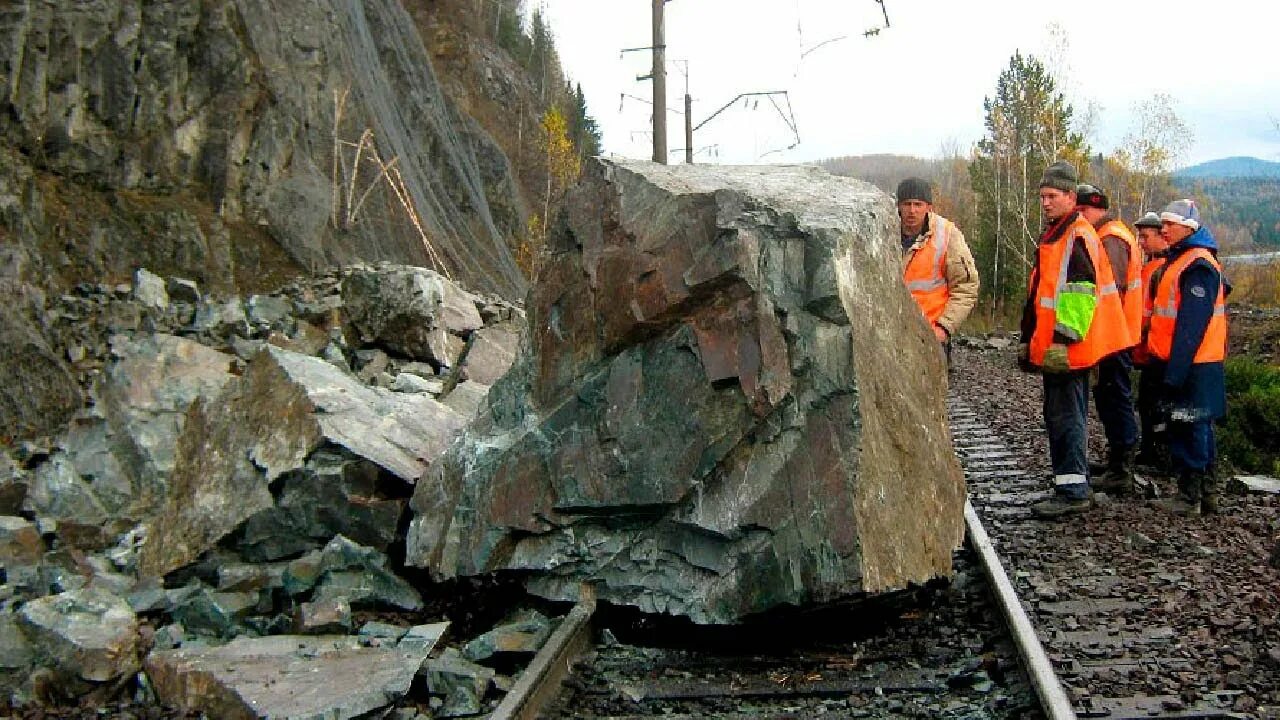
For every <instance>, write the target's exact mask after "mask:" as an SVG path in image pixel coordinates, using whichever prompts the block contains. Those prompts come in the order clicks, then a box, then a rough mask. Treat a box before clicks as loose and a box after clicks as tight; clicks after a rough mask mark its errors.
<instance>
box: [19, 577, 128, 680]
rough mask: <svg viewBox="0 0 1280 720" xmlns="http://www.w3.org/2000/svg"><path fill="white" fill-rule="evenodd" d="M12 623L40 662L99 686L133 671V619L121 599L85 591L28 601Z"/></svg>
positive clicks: (93, 589) (89, 589) (126, 605)
mask: <svg viewBox="0 0 1280 720" xmlns="http://www.w3.org/2000/svg"><path fill="white" fill-rule="evenodd" d="M18 621H19V624H20V625H21V627H22V630H23V631H24V632H25V633H26V636H27V640H28V641H29V643H30V646H31V648H32V650H33V651H34V653H35V654H36V656H37V657H38V658H39V662H40V664H42V665H44V666H46V667H53V668H56V669H57V670H59V671H60V672H66V673H68V674H71V675H75V676H77V677H79V678H81V679H83V680H89V681H92V682H103V681H106V680H111V679H113V678H117V677H120V676H122V675H125V674H128V673H132V672H134V671H136V670H137V669H138V621H137V617H136V616H135V615H134V614H133V610H131V609H130V608H129V604H128V603H127V602H125V601H124V600H122V599H120V598H119V597H116V596H115V595H112V594H110V593H108V592H105V591H103V590H99V589H97V588H93V587H87V588H83V589H80V590H72V591H69V592H64V593H61V594H58V595H50V596H47V597H42V598H39V599H37V600H32V601H31V602H28V603H27V604H26V605H23V606H22V609H21V610H20V611H19V612H18Z"/></svg>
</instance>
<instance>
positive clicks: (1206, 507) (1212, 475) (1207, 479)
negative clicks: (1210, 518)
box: [1199, 468, 1222, 515]
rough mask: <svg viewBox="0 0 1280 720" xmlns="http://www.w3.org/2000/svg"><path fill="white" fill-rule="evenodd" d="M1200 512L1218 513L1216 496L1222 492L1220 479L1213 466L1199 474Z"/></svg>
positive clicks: (1205, 513)
mask: <svg viewBox="0 0 1280 720" xmlns="http://www.w3.org/2000/svg"><path fill="white" fill-rule="evenodd" d="M1199 479H1200V512H1201V513H1202V514H1204V515H1217V514H1218V498H1219V496H1221V494H1222V480H1221V479H1219V478H1218V473H1217V472H1216V471H1214V469H1213V468H1209V469H1208V470H1206V471H1205V472H1204V473H1203V474H1200V478H1199Z"/></svg>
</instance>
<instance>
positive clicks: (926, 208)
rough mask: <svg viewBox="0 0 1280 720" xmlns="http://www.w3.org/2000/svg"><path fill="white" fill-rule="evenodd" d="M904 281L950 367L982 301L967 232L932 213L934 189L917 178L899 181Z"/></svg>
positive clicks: (899, 214)
mask: <svg viewBox="0 0 1280 720" xmlns="http://www.w3.org/2000/svg"><path fill="white" fill-rule="evenodd" d="M898 219H899V221H900V222H901V226H902V280H903V282H904V283H906V285H907V290H909V291H911V297H912V298H913V299H914V300H915V301H916V304H917V305H919V306H920V312H921V313H922V314H923V315H924V318H925V320H926V321H927V322H928V323H929V327H930V328H931V329H932V330H933V334H934V336H936V337H937V338H938V342H940V343H942V348H943V351H944V352H945V354H946V356H947V361H948V365H949V364H950V360H951V336H952V335H953V334H955V331H956V329H957V328H959V327H960V324H961V323H963V322H964V320H965V318H967V317H969V312H970V311H971V310H973V306H974V305H976V304H977V302H978V268H977V265H975V264H974V262H973V253H971V252H969V244H968V243H967V242H965V239H964V233H962V232H960V228H958V227H956V224H955V223H953V222H951V221H950V220H948V219H946V218H944V217H942V216H941V215H939V214H937V213H935V212H934V211H933V189H932V188H930V187H929V183H928V182H926V181H925V180H922V179H920V178H917V177H909V178H907V179H906V180H903V181H902V182H900V183H898Z"/></svg>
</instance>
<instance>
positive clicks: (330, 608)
mask: <svg viewBox="0 0 1280 720" xmlns="http://www.w3.org/2000/svg"><path fill="white" fill-rule="evenodd" d="M293 626H294V629H295V630H296V631H297V632H298V633H301V634H303V635H329V634H345V633H349V632H351V603H349V602H347V601H346V600H342V599H337V600H323V601H320V602H304V603H300V604H299V605H298V609H297V611H296V613H295V614H294V617H293Z"/></svg>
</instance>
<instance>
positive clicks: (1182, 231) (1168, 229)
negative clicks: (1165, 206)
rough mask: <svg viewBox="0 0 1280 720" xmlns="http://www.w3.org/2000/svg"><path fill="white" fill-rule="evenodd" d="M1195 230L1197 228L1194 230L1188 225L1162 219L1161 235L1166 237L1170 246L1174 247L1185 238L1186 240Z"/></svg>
mask: <svg viewBox="0 0 1280 720" xmlns="http://www.w3.org/2000/svg"><path fill="white" fill-rule="evenodd" d="M1194 232H1195V230H1192V229H1191V228H1189V227H1187V226H1186V225H1180V224H1178V223H1176V222H1169V221H1168V220H1161V221H1160V235H1161V236H1162V237H1163V238H1164V241H1165V242H1167V243H1169V247H1173V246H1174V245H1177V244H1178V243H1180V242H1182V241H1183V240H1186V239H1187V238H1189V237H1191V234H1192V233H1194Z"/></svg>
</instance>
